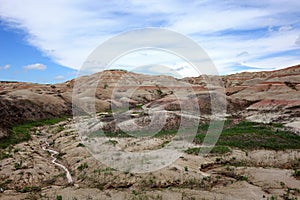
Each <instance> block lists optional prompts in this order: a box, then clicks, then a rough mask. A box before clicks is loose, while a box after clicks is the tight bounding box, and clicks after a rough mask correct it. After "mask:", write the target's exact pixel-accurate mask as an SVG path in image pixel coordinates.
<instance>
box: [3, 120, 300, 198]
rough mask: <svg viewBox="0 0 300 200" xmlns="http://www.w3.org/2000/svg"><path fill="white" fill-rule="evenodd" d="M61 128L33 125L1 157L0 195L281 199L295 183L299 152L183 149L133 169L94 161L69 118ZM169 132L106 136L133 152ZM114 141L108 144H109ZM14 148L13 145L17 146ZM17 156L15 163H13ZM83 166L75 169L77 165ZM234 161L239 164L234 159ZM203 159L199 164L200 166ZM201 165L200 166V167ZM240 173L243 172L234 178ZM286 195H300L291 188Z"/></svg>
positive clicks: (159, 140)
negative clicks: (146, 169) (30, 189)
mask: <svg viewBox="0 0 300 200" xmlns="http://www.w3.org/2000/svg"><path fill="white" fill-rule="evenodd" d="M61 124H64V125H65V129H64V130H63V131H59V126H58V125H55V126H51V127H43V128H38V130H36V131H35V133H34V134H33V136H32V140H30V141H28V142H24V143H20V144H18V145H16V146H15V147H14V148H13V149H14V150H12V152H14V153H13V157H12V158H7V159H4V160H1V161H0V183H3V182H5V181H7V180H11V181H8V183H7V184H6V190H4V192H3V193H0V199H1V200H15V199H26V198H27V199H35V198H36V199H51V200H52V199H54V200H55V199H56V198H57V196H59V195H61V196H62V199H70V200H75V199H78V200H79V199H172V200H177V199H178V200H181V199H184V200H188V199H190V200H191V199H228V200H232V199H245V200H246V199H253V200H254V199H255V200H256V199H268V198H271V197H272V196H273V197H277V199H283V195H284V194H286V193H287V191H288V188H292V189H300V180H297V179H296V178H295V177H294V176H293V172H294V171H293V170H292V168H291V165H292V164H293V163H295V162H297V161H298V159H299V158H300V152H299V151H297V150H289V151H277V152H276V151H267V150H255V151H249V152H245V151H241V150H238V149H233V151H232V152H231V153H228V154H225V155H210V156H207V157H201V156H196V155H188V154H183V155H182V156H181V157H180V158H178V159H177V160H176V161H175V162H173V163H172V164H171V165H169V166H168V167H165V168H163V169H161V170H158V171H154V172H151V173H140V174H133V173H130V172H120V171H115V170H113V169H110V168H108V167H107V166H105V165H103V164H101V162H99V161H97V160H96V159H95V158H94V157H93V156H92V155H91V154H90V153H89V151H88V150H87V149H86V148H85V147H81V146H78V144H79V143H80V140H79V138H78V136H77V135H76V133H75V130H74V128H73V126H72V125H70V121H69V122H62V123H61ZM170 139H171V138H170V137H162V138H111V140H115V141H117V142H118V143H117V144H115V145H116V147H117V148H120V149H122V150H123V151H127V152H138V151H145V150H154V149H157V148H160V147H161V145H162V144H164V143H165V142H166V141H169V140H170ZM46 141H47V142H49V143H50V146H49V149H53V150H55V151H58V152H60V156H59V158H58V162H59V163H61V164H63V165H64V166H66V167H67V168H68V170H69V171H70V173H71V175H72V178H73V180H74V184H71V185H69V184H68V183H67V179H66V176H65V172H64V170H63V169H61V168H59V167H58V166H56V165H54V164H53V163H51V161H52V159H51V156H50V154H49V153H48V152H47V151H44V150H43V149H42V147H43V145H45V142H46ZM111 145H112V146H113V144H111ZM16 149H17V150H16ZM21 160H22V166H21V168H20V169H16V167H15V163H18V162H20V161H21ZM84 163H86V164H87V165H88V167H87V168H85V169H83V170H82V171H80V170H79V169H78V167H79V166H81V165H82V164H84ZM234 163H239V165H237V164H234ZM201 165H202V168H201ZM203 166H204V167H203ZM239 177H246V178H244V179H239ZM26 186H38V187H40V188H41V191H40V192H36V193H20V192H17V191H16V189H18V188H19V189H22V188H24V187H26ZM289 195H290V197H295V198H298V199H300V194H299V193H297V192H296V190H291V191H290V194H289Z"/></svg>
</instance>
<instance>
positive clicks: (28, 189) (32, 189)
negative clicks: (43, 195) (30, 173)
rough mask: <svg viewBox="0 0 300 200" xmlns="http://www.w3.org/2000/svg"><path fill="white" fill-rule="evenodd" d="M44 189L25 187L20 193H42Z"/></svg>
mask: <svg viewBox="0 0 300 200" xmlns="http://www.w3.org/2000/svg"><path fill="white" fill-rule="evenodd" d="M41 190H42V189H41V187H39V186H25V187H24V188H22V189H21V190H19V192H22V193H27V192H40V191H41Z"/></svg>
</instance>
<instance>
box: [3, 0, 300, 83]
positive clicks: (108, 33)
mask: <svg viewBox="0 0 300 200" xmlns="http://www.w3.org/2000/svg"><path fill="white" fill-rule="evenodd" d="M299 10H300V1H299V0H289V1H284V0H266V1H258V0H245V1H233V0H224V1H209V0H197V1H193V0H189V1H181V0H164V1H158V0H148V1H138V0H119V1H99V0H90V1H83V0H63V1H61V0H51V1H50V0H43V1H38V0H27V1H26V3H24V1H20V0H0V38H1V39H0V80H18V81H33V82H40V83H53V82H61V81H65V80H67V79H70V78H73V77H75V76H76V71H77V70H78V69H80V67H81V66H82V64H83V63H84V62H85V60H86V59H87V57H88V55H89V54H90V53H91V52H92V51H93V50H94V49H95V48H96V47H97V46H99V45H100V44H101V43H103V42H104V41H106V40H108V39H110V38H112V37H114V36H116V35H118V34H120V33H124V32H126V31H130V30H134V29H141V28H147V27H158V28H166V29H169V30H172V31H176V32H178V33H180V34H183V35H185V36H187V37H188V38H190V39H192V40H194V41H195V42H197V43H198V45H199V46H201V47H202V48H203V49H204V50H205V51H206V53H207V54H208V55H209V57H210V58H211V59H212V60H213V62H214V64H215V66H216V67H217V69H218V71H219V73H220V74H229V73H235V72H240V71H259V70H272V69H279V68H283V67H287V66H291V65H295V64H299V63H300V12H299ZM133 40H134V39H133ZM129 42H130V41H129ZM153 54H154V55H155V53H145V52H140V54H138V53H137V55H135V56H132V55H131V56H128V57H127V58H126V59H123V61H124V63H122V60H120V61H118V62H117V64H116V65H115V66H116V67H117V65H120V66H123V67H124V66H129V65H135V64H137V63H136V60H140V61H143V60H147V56H149V55H150V56H151V55H152V57H153ZM171 57H172V56H171ZM130 58H135V59H136V60H135V61H133V60H131V61H130ZM162 58H164V54H160V55H157V57H156V61H155V62H156V63H154V64H161V63H159V60H160V59H162ZM148 60H152V59H149V58H148ZM164 62H166V60H165V61H164ZM138 64H139V65H142V64H143V63H142V62H138ZM149 64H151V63H145V65H149ZM163 64H165V65H167V66H174V67H173V68H174V70H177V71H178V72H179V73H181V75H182V76H191V75H193V74H191V73H189V72H188V71H186V68H187V66H186V64H185V63H183V62H180V61H179V60H176V59H174V60H172V59H170V60H168V63H163ZM152 68H155V67H152Z"/></svg>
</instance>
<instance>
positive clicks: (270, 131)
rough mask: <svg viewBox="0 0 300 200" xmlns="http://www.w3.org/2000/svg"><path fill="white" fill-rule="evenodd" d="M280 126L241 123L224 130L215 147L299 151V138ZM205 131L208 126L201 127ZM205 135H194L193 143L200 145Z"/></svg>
mask: <svg viewBox="0 0 300 200" xmlns="http://www.w3.org/2000/svg"><path fill="white" fill-rule="evenodd" d="M281 127H282V125H280V124H262V123H255V122H249V121H242V122H240V123H238V124H236V125H234V126H231V127H230V126H229V127H226V126H225V128H224V130H223V132H222V134H221V136H220V138H219V140H218V142H217V145H223V146H229V147H237V148H240V149H271V150H284V149H300V136H299V135H296V134H294V133H292V132H290V131H287V130H284V129H283V128H281ZM200 129H201V130H205V129H206V130H207V129H208V125H202V127H201V128H200ZM204 138H205V134H203V133H200V134H198V135H196V138H195V140H194V141H195V142H196V143H197V144H201V143H202V142H203V140H204Z"/></svg>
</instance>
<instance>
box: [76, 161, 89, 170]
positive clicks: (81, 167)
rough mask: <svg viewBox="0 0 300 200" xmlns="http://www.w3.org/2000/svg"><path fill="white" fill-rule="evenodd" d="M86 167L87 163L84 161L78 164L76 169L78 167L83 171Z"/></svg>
mask: <svg viewBox="0 0 300 200" xmlns="http://www.w3.org/2000/svg"><path fill="white" fill-rule="evenodd" d="M88 167H89V166H88V164H87V163H86V162H85V163H83V164H81V165H79V166H78V167H77V169H78V170H79V171H83V170H84V169H87V168H88Z"/></svg>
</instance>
